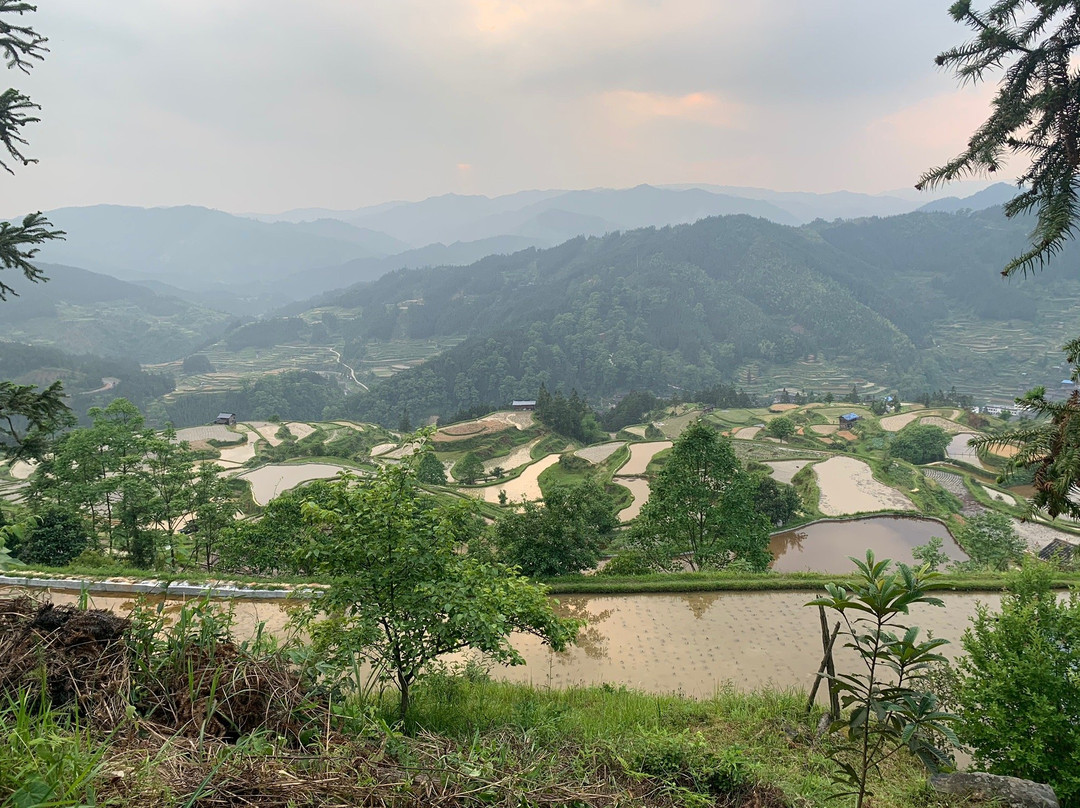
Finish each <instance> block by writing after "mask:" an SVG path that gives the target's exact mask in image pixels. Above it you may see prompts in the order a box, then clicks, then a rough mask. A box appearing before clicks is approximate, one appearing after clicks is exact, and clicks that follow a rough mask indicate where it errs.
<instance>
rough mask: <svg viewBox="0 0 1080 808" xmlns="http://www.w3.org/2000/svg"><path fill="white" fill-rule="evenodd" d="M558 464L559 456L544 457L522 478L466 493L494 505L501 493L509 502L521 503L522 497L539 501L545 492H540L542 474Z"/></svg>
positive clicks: (526, 470)
mask: <svg viewBox="0 0 1080 808" xmlns="http://www.w3.org/2000/svg"><path fill="white" fill-rule="evenodd" d="M558 462H559V456H558V455H557V454H549V455H544V457H542V458H540V459H539V460H537V461H536V462H535V463H533V464H532V465H531V466H529V467H528V468H527V469H525V471H523V472H521V475H520V476H518V477H515V478H514V479H512V480H500V481H499V482H497V483H495V484H493V485H488V486H484V487H483V488H473V489H468V490H467V491H465V492H464V493H467V494H469V495H471V496H475V497H480V498H481V499H483V500H484V501H485V502H492V503H497V502H498V501H499V492H500V491H505V492H506V499H507V500H508V501H509V502H520V501H521V498H522V497H524V498H525V499H527V500H529V501H533V500H537V499H540V498H541V497H542V496H543V492H542V491H541V490H540V473H541V472H543V471H545V470H547V469H549V468H551V467H552V466H554V465H555V464H556V463H558Z"/></svg>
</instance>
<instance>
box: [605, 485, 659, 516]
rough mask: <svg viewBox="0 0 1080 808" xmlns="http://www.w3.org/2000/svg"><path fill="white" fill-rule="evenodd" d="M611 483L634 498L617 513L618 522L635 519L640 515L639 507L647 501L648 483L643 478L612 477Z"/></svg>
mask: <svg viewBox="0 0 1080 808" xmlns="http://www.w3.org/2000/svg"><path fill="white" fill-rule="evenodd" d="M611 481H612V482H613V483H616V484H617V485H621V486H622V487H623V488H625V489H627V490H628V491H629V492H630V493H631V494H632V495H633V497H634V501H633V502H631V503H630V504H629V505H627V506H626V507H625V508H623V509H622V510H621V511H619V521H620V522H629V521H630V520H631V519H635V518H636V517H637V515H638V514H639V513H641V506H642V505H644V504H645V503H646V502H648V501H649V491H650V489H649V481H648V480H646V479H645V478H644V477H613V478H612V480H611Z"/></svg>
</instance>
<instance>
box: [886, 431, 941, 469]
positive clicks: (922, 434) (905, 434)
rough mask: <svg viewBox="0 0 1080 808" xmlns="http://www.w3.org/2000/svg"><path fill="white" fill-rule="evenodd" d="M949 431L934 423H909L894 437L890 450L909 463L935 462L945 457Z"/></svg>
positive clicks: (895, 455)
mask: <svg viewBox="0 0 1080 808" xmlns="http://www.w3.org/2000/svg"><path fill="white" fill-rule="evenodd" d="M950 440H951V438H950V437H949V433H948V432H946V431H945V430H944V429H942V428H941V427H939V426H934V425H933V424H908V425H907V426H905V427H904V428H903V429H901V430H900V431H899V432H897V433H896V437H895V438H893V440H892V443H891V444H890V445H889V451H890V452H891V453H892V455H893V456H894V457H899V458H900V459H901V460H906V461H907V462H909V463H916V464H923V463H933V462H934V461H935V460H944V459H945V447H946V446H948V445H949V441H950Z"/></svg>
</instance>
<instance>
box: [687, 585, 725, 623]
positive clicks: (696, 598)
mask: <svg viewBox="0 0 1080 808" xmlns="http://www.w3.org/2000/svg"><path fill="white" fill-rule="evenodd" d="M678 597H679V599H680V600H682V601H684V602H685V603H686V605H687V606H688V607H689V609H690V614H692V615H694V619H695V620H700V619H701V618H702V617H704V616H705V613H706V612H707V611H709V609H710V608H711V607H712V605H713V604H714V603H716V601H718V600H719V599H720V593H719V592H685V593H683V594H681V595H679V596H678Z"/></svg>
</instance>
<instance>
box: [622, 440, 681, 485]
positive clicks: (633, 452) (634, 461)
mask: <svg viewBox="0 0 1080 808" xmlns="http://www.w3.org/2000/svg"><path fill="white" fill-rule="evenodd" d="M670 448H671V441H669V440H657V441H650V442H649V443H631V444H630V459H629V460H627V461H626V462H625V463H624V464H623V465H622V466H621V467H620V468H619V476H620V477H633V476H636V475H641V474H644V473H645V470H646V469H647V468H648V467H649V461H650V460H652V459H653V457H654V456H655V455H656V453H657V452H662V451H663V450H664V449H670Z"/></svg>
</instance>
